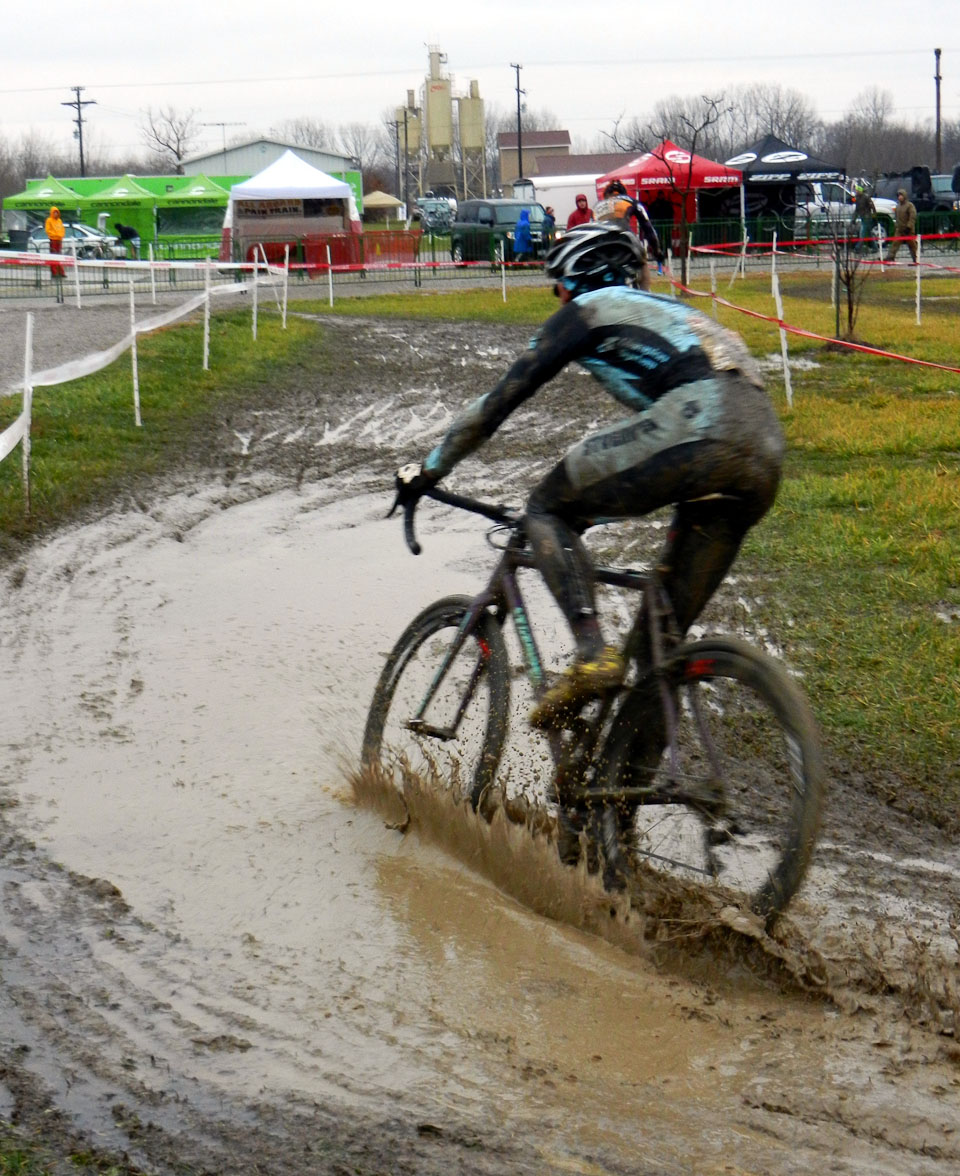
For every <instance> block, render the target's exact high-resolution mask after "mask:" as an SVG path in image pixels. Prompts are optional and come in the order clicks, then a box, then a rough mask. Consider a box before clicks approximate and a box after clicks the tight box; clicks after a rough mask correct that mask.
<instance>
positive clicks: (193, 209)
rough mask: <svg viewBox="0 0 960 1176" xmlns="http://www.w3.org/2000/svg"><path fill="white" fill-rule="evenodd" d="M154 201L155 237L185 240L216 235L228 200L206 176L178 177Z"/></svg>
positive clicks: (217, 185) (218, 187)
mask: <svg viewBox="0 0 960 1176" xmlns="http://www.w3.org/2000/svg"><path fill="white" fill-rule="evenodd" d="M165 188H166V191H164V192H158V193H157V197H156V216H157V235H158V236H159V237H164V236H179V237H188V236H190V235H193V236H203V235H208V234H210V233H219V231H220V229H221V227H222V225H223V213H224V209H225V208H226V207H227V202H228V201H229V199H230V194H229V192H228V191H227V189H226V188H223V187H221V186H220V185H219V184H217V183H215V182H214V181H213V180H211V179H210V178H209V177H208V176H185V177H178V178H177V182H174V183H168V184H166V185H165Z"/></svg>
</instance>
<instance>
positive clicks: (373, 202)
mask: <svg viewBox="0 0 960 1176" xmlns="http://www.w3.org/2000/svg"><path fill="white" fill-rule="evenodd" d="M401 208H406V205H405V204H404V203H403V201H402V200H398V199H397V197H396V196H391V195H390V193H389V192H364V194H363V214H364V216H366V215H367V213H374V214H375V216H373V217H371V218H370V219H371V220H389V219H390V215H391V213H392V214H393V216H394V219H396V218H397V217H398V216H399V215H400V214H399V213H398V211H397V209H401Z"/></svg>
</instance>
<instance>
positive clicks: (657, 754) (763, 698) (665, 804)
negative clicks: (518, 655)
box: [604, 638, 823, 927]
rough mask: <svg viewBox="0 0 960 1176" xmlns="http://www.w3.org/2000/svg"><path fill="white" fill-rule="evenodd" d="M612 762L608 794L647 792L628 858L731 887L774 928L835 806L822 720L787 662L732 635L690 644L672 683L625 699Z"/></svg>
mask: <svg viewBox="0 0 960 1176" xmlns="http://www.w3.org/2000/svg"><path fill="white" fill-rule="evenodd" d="M664 687H665V688H666V689H664ZM671 712H672V717H673V722H674V723H675V736H674V737H673V738H672V739H671V738H670V737H669V729H670V721H669V716H670V714H671ZM604 760H605V773H604V775H605V782H606V789H609V790H616V789H624V790H636V791H634V792H632V794H631V793H630V792H628V796H630V797H631V799H630V801H629V802H628V803H627V805H626V806H620V812H619V819H618V821H617V826H618V827H619V830H620V839H621V840H620V846H619V849H620V851H621V853H622V861H623V862H630V863H640V862H646V863H647V864H648V865H649V866H651V867H653V868H655V869H657V870H665V871H668V872H670V873H677V874H679V875H680V876H682V877H684V878H686V879H687V880H689V881H698V882H700V883H703V884H706V885H710V886H717V887H721V888H722V889H723V890H724V891H726V892H729V897H730V899H731V900H732V901H736V902H738V903H740V904H743V905H747V906H749V907H750V909H752V910H753V911H754V912H755V913H756V914H758V915H760V916H761V917H762V918H763V919H764V920H765V921H766V924H767V926H768V927H769V926H770V925H771V924H772V923H773V921H774V920H775V919H776V916H777V915H778V914H780V913H782V911H783V910H784V909H785V908H786V906H787V904H788V903H789V902H790V899H791V898H792V897H793V895H794V893H795V892H796V890H797V888H798V887H799V886H800V883H801V882H802V881H803V877H804V875H805V874H806V871H807V867H808V865H809V863H810V856H811V854H812V852H813V847H814V843H815V841H816V837H817V832H818V830H819V825H820V814H821V809H822V805H823V767H822V760H821V754H820V744H819V739H818V736H817V730H816V724H815V722H814V719H813V715H812V714H811V711H810V708H809V706H808V704H807V702H806V699H805V698H804V696H803V694H802V692H801V691H800V689H799V688H798V687H797V685H796V684H795V683H794V681H793V680H792V679H791V678H790V677H789V676H788V675H787V673H786V672H785V670H783V669H782V668H781V666H780V665H779V664H778V663H777V662H775V661H774V660H773V659H772V658H769V657H767V656H766V655H764V654H761V653H760V652H759V651H758V650H756V649H753V648H752V647H751V646H749V645H747V644H745V643H744V642H741V641H736V640H733V639H728V638H722V639H721V638H715V639H707V640H703V641H697V642H692V643H690V644H688V645H682V646H680V647H679V648H677V649H676V650H675V651H674V652H673V653H671V654H670V655H669V657H668V658H667V661H666V663H665V665H664V666H663V668H662V681H657V679H656V678H655V677H654V676H653V675H652V674H651V675H650V676H649V677H648V678H646V679H644V680H643V681H641V682H640V683H639V684H638V686H637V688H636V689H635V690H634V691H633V692H632V693H631V694H630V695H629V696H628V697H627V698H626V699H625V701H624V704H623V706H622V708H621V710H620V712H619V714H618V716H617V718H616V720H615V721H614V725H613V727H612V728H611V732H610V736H609V739H608V741H607V745H606V751H605V756H604ZM624 813H627V814H628V815H627V816H626V817H624ZM609 827H610V821H609V819H608V821H607V828H608V829H609ZM607 840H608V842H609V840H610V838H609V834H608V837H607ZM608 856H609V855H608Z"/></svg>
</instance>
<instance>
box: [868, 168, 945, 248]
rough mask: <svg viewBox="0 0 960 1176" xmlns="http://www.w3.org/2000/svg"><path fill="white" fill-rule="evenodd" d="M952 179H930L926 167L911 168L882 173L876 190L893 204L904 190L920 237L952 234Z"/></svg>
mask: <svg viewBox="0 0 960 1176" xmlns="http://www.w3.org/2000/svg"><path fill="white" fill-rule="evenodd" d="M954 178H956V174H954V176H933V175H931V174H930V169H929V168H928V167H919V166H918V167H912V168H910V170H909V171H905V172H885V173H884V174H883V175H882V176H881V177H880V178H879V179H878V180H877V188H878V190H880V191H882V192H883V195H884V196H889V197H891V198H892V199H893V200H896V198H897V192H898V191H899V190H900V189H901V188H904V189H905V190H906V193H907V198H908V199H909V200H912V201H913V204H914V207H915V208H916V210H917V213H918V215H919V220H918V226H917V227H918V229H919V231H920V232H922V233H931V232H932V233H952V232H955V231H956V229H957V218H956V216H955V215H954V211H955V208H956V203H957V194H956V193H955V192H954V191H953V179H954Z"/></svg>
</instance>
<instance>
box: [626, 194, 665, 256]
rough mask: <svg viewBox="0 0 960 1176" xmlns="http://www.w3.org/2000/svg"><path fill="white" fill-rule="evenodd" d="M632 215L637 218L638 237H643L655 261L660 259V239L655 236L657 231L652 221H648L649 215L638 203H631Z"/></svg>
mask: <svg viewBox="0 0 960 1176" xmlns="http://www.w3.org/2000/svg"><path fill="white" fill-rule="evenodd" d="M633 215H634V216H635V217H636V218H637V228H638V230H639V231H638V234H637V235H638V236H639V237H643V239H644V240H645V241H646V243H647V245H649V247H650V252H651V254H652V255H653V256H654V257H655V258H656V259H657V260H659V259H660V256H661V252H660V238H659V237H658V236H657V230H656V229H655V228H654V227H653V221H652V220H651V219H650V214H649V213H648V212H647V210H646V209H645V208H644V207H643V205H642V204H641V203H640V202H639V200H634V201H633Z"/></svg>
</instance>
